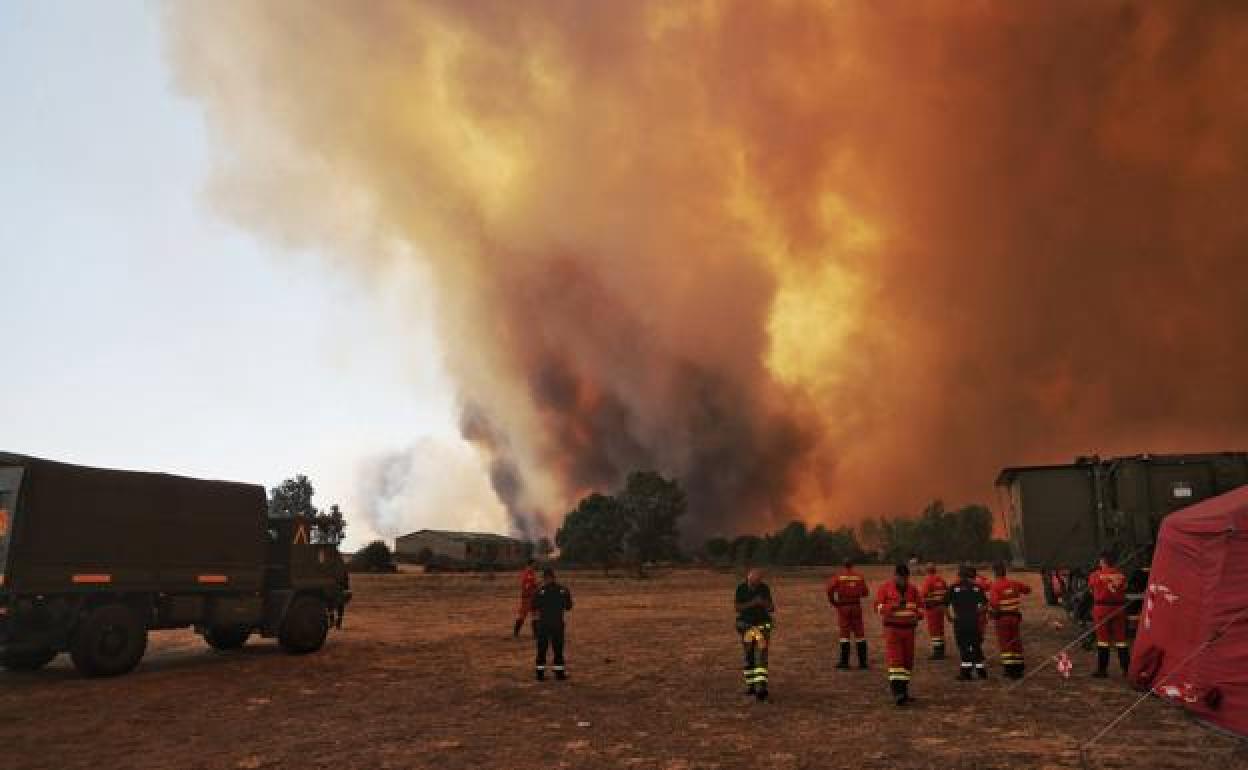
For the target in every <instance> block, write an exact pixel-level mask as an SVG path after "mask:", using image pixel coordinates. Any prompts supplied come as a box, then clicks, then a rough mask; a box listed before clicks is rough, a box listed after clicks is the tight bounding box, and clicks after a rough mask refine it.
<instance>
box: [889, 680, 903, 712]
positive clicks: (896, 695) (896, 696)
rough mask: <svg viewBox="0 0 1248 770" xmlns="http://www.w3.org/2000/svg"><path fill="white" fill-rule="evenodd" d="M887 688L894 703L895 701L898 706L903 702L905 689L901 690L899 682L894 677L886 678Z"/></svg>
mask: <svg viewBox="0 0 1248 770" xmlns="http://www.w3.org/2000/svg"><path fill="white" fill-rule="evenodd" d="M888 689H889V691H890V692H892V694H893V702H894V703H896V704H897V705H898V706H901V705H903V704H905V702H906V694H905V691H904V690H902V683H901V682H899V681H897V680H896V679H890V680H888Z"/></svg>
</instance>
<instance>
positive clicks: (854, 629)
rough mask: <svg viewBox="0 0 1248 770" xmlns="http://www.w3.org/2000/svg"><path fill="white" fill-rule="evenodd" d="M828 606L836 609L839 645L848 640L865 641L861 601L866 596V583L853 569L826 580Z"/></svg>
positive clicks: (845, 570) (844, 570) (842, 571)
mask: <svg viewBox="0 0 1248 770" xmlns="http://www.w3.org/2000/svg"><path fill="white" fill-rule="evenodd" d="M827 592H828V604H831V605H832V606H833V607H835V608H836V622H837V625H839V626H840V629H841V644H849V641H850V639H853V638H857V639H865V638H866V634H865V633H864V629H863V626H862V600H863V599H864V598H866V596H867V594H868V589H867V581H866V579H864V578H863V577H862V575H859V574H858V573H857V572H855V571H854V570H853V569H843V570H841V571H840V572H839V573H837V574H835V575H833V576H832V577H830V578H828V583H827Z"/></svg>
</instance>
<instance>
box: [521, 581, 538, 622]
mask: <svg viewBox="0 0 1248 770" xmlns="http://www.w3.org/2000/svg"><path fill="white" fill-rule="evenodd" d="M536 593H537V573H536V572H534V571H533V568H532V567H525V568H524V572H522V573H520V608H519V610H517V611H516V622H517V623H523V622H524V619H525V618H526V617H528V615H529V613H530V612H532V611H533V596H534V595H535V594H536Z"/></svg>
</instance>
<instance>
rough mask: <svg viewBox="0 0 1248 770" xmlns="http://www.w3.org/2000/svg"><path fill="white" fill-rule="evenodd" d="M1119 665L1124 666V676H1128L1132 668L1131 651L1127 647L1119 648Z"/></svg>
mask: <svg viewBox="0 0 1248 770" xmlns="http://www.w3.org/2000/svg"><path fill="white" fill-rule="evenodd" d="M1118 665H1120V666H1122V675H1123V676H1126V675H1127V669H1129V668H1131V650H1130V649H1128V648H1126V647H1119V648H1118Z"/></svg>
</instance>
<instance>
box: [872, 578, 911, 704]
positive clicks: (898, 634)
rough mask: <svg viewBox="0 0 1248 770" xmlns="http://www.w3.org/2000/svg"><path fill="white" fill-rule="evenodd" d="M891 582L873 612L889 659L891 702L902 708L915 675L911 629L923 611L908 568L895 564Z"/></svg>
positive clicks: (876, 596)
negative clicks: (912, 676) (878, 617)
mask: <svg viewBox="0 0 1248 770" xmlns="http://www.w3.org/2000/svg"><path fill="white" fill-rule="evenodd" d="M894 573H895V575H894V577H893V579H892V580H891V581H889V582H887V583H884V584H883V585H881V586H880V589H879V591H878V592H876V595H875V609H876V612H878V613H879V614H880V621H881V622H882V623H883V625H884V654H885V657H886V658H887V660H888V686H889V689H890V691H891V692H892V694H893V700H894V701H895V702H896V703H897V705H898V706H904V705H906V704H907V703H909V702H910V701H911V700H912V699H911V697H910V677H911V675H912V674H913V672H914V628H915V626H917V625H918V624H919V613H920V611H921V609H922V607H921V605H920V599H919V591H918V589H917V588H915V587H914V585H913V584H911V583H910V568H909V567H908V566H906V564H905V563H904V562H898V564H897V568H896V570H894Z"/></svg>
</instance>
